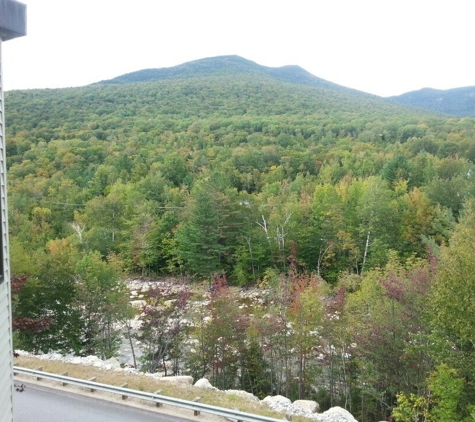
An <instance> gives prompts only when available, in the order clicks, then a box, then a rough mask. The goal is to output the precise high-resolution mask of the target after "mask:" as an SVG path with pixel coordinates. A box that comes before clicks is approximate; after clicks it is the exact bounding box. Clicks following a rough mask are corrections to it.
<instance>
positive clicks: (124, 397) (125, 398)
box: [119, 383, 129, 400]
mask: <svg viewBox="0 0 475 422" xmlns="http://www.w3.org/2000/svg"><path fill="white" fill-rule="evenodd" d="M128 386H129V384H127V383H125V384H122V385H119V387H120V388H127V387H128ZM127 397H129V396H127V395H125V394H122V400H127Z"/></svg>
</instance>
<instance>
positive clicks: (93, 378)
mask: <svg viewBox="0 0 475 422" xmlns="http://www.w3.org/2000/svg"><path fill="white" fill-rule="evenodd" d="M88 381H94V382H96V377H92V378H89V379H88ZM94 391H96V389H95V388H91V393H94Z"/></svg>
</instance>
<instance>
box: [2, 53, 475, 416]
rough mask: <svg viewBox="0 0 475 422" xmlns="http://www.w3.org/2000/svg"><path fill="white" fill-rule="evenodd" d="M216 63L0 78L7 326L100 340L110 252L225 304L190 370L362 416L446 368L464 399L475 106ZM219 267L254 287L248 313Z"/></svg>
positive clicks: (75, 343)
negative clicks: (5, 82)
mask: <svg viewBox="0 0 475 422" xmlns="http://www.w3.org/2000/svg"><path fill="white" fill-rule="evenodd" d="M215 64H216V63H215ZM218 64H219V63H218ZM218 64H216V66H217V67H218V68H219V66H218ZM242 65H243V66H246V63H245V62H243V64H242ZM226 69H227V68H226V67H225V69H222V70H220V71H218V72H215V71H213V72H210V71H209V69H208V68H207V70H206V71H205V72H199V71H196V68H195V70H194V71H193V72H191V73H186V72H185V70H186V69H185V70H183V69H182V70H180V72H177V75H178V76H177V75H174V74H173V72H171V73H170V72H168V73H167V75H168V76H167V77H166V78H165V79H163V80H151V81H150V80H148V81H142V82H128V81H129V80H137V81H138V80H140V78H139V79H129V78H126V77H124V78H122V79H121V81H120V82H121V83H111V82H107V83H99V84H94V85H91V86H87V87H82V88H70V89H57V90H29V91H11V92H7V93H6V94H5V103H6V110H7V114H6V127H7V161H8V178H9V198H8V201H9V215H10V223H9V224H10V228H9V229H10V242H11V246H10V250H11V267H12V273H13V275H14V276H15V277H16V278H15V280H16V281H17V283H16V286H17V287H16V290H15V302H14V312H15V315H16V326H15V328H16V329H17V341H18V344H19V345H21V347H24V348H29V349H30V350H37V351H38V350H48V349H52V350H60V349H61V350H68V351H71V350H74V351H75V352H76V353H82V354H86V353H101V354H102V355H104V356H110V355H112V354H113V352H114V350H115V347H116V338H115V337H114V335H113V333H114V330H113V327H114V324H115V322H117V320H124V319H126V318H127V317H128V315H129V312H130V310H129V309H128V307H127V295H126V293H124V286H123V283H122V280H123V275H124V274H135V275H137V274H139V275H146V276H159V275H173V276H176V277H180V278H184V279H186V280H189V281H190V282H191V283H196V282H200V281H205V282H206V283H211V282H212V280H213V283H214V285H215V287H216V289H215V290H214V296H213V297H214V301H213V300H212V301H211V305H210V306H211V307H212V308H210V310H209V311H210V312H211V313H212V314H213V315H214V317H213V318H214V320H215V321H218V320H219V318H218V316H217V315H219V312H220V309H221V311H223V310H224V312H225V314H226V315H233V316H236V318H234V319H233V320H227V321H225V322H223V324H225V323H226V324H230V325H228V326H226V327H227V328H223V327H221V328H223V330H222V331H221V333H222V335H221V336H216V337H215V338H217V339H218V338H219V339H220V340H222V339H223V336H225V335H228V334H229V335H230V333H233V332H236V333H238V334H239V335H237V336H234V337H233V338H232V339H228V340H227V342H228V343H227V344H228V346H229V345H231V346H232V344H235V345H236V349H235V350H238V351H237V352H235V353H231V354H230V355H226V353H227V352H229V348H228V349H226V347H228V346H226V344H224V345H223V349H222V350H221V351H222V355H220V356H221V358H222V359H224V357H226V359H229V361H227V362H228V364H227V365H228V366H227V369H226V371H225V372H220V370H221V371H223V369H222V367H221V366H220V365H219V364H218V363H217V362H218V361H219V359H218V358H217V357H216V356H214V357H210V356H211V355H207V354H206V353H211V352H210V350H211V349H206V348H205V347H204V345H205V343H202V345H203V348H202V349H200V350H202V351H203V354H202V355H201V357H200V359H202V360H200V361H199V362H198V361H196V360H195V363H194V365H195V366H193V365H191V364H190V367H191V366H193V368H195V369H194V370H195V371H197V372H196V375H201V376H203V375H206V374H208V373H209V371H212V373H213V374H214V375H216V379H217V380H219V382H221V383H222V384H220V386H221V387H227V388H230V387H231V386H236V384H239V383H240V385H241V387H249V386H250V387H249V388H251V387H252V388H255V389H257V390H258V392H259V393H262V394H263V393H267V392H270V391H276V390H277V391H285V392H286V393H287V394H289V395H292V394H293V395H295V396H299V397H307V396H311V395H312V394H313V395H317V396H318V397H317V398H318V399H319V400H320V401H321V402H322V403H328V404H330V403H331V404H332V405H335V404H339V405H342V406H347V407H351V409H352V411H353V412H354V413H355V414H356V415H359V417H360V418H361V420H371V418H382V417H385V416H387V415H389V413H390V412H391V409H392V408H393V407H394V406H396V405H397V399H396V396H397V394H398V393H400V392H403V393H404V395H401V396H399V397H400V401H399V404H400V406H399V408H402V407H401V406H402V404H401V403H403V404H404V403H405V405H406V406H409V407H411V406H413V405H414V406H415V404H414V403H413V402H411V400H413V396H411V394H416V395H418V396H420V397H423V398H424V399H425V398H426V397H429V396H430V394H429V393H428V392H429V390H430V391H436V389H435V390H434V388H435V387H434V388H432V387H431V388H432V389H430V388H429V384H430V383H429V384H428V382H427V381H426V380H428V379H429V380H432V381H430V382H432V383H434V382H436V381H437V380H439V379H440V378H441V377H442V376H449V377H452V378H451V379H453V380H459V379H464V380H468V381H466V384H464V386H462V387H461V388H460V394H459V395H458V397H457V400H458V401H457V403H456V404H457V406H458V409H459V410H460V412H461V415H468V414H469V411H470V405H471V404H475V403H473V399H471V398H470V397H473V395H472V396H471V395H470V394H471V392H472V389H473V385H475V384H473V382H475V376H474V373H473V366H470V362H471V359H472V355H471V352H472V351H473V342H472V340H471V337H470V335H469V333H470V332H471V331H470V330H471V329H472V328H473V324H474V322H473V321H472V318H473V314H472V313H471V309H472V306H473V305H472V303H475V302H473V301H471V299H475V298H473V297H472V296H473V294H475V292H474V293H472V290H473V286H472V285H471V284H468V285H465V287H464V284H463V283H468V280H470V281H475V280H473V277H474V276H473V274H474V272H473V271H472V272H471V270H470V266H471V265H473V264H472V257H471V256H470V253H471V251H473V248H472V246H473V245H472V244H471V243H470V242H472V243H473V239H475V237H474V236H473V227H474V226H473V225H472V224H471V221H472V220H473V218H474V217H473V216H474V211H473V208H472V205H471V200H473V199H474V198H475V184H474V180H473V177H474V173H473V171H474V168H473V167H474V160H475V120H474V119H469V118H464V119H459V118H445V117H441V116H439V115H435V114H430V113H424V112H422V111H417V110H416V109H413V108H405V107H404V106H401V105H398V104H394V103H392V102H389V101H386V100H383V99H381V98H378V97H374V96H371V95H368V94H364V93H359V92H357V91H353V90H348V89H345V88H342V87H338V86H334V85H333V84H331V83H326V84H324V85H323V86H309V84H303V83H301V82H299V78H300V76H299V75H300V70H299V69H296V72H297V74H296V76H295V78H293V77H292V76H291V75H290V76H289V75H288V76H287V79H286V81H282V79H281V78H280V80H279V78H276V77H275V75H272V74H269V72H267V73H265V72H264V73H263V72H256V71H252V72H241V71H235V72H228V70H226ZM287 71H288V72H290V74H292V69H287ZM271 73H272V72H271ZM274 73H275V72H274ZM277 73H278V72H277ZM119 79H120V78H119ZM116 82H117V81H116ZM453 233H455V234H453ZM452 236H453V238H454V239H457V240H456V241H454V243H452V242H451V239H452ZM448 245H450V246H448ZM460 251H463V253H459V252H460ZM452 260H455V261H456V263H455V264H453V265H455V266H456V267H457V268H461V269H462V268H466V267H467V266H468V267H467V268H466V270H464V271H465V272H464V274H465V275H464V276H463V277H462V278H460V277H461V275H460V274H461V273H460V274H459V273H452V272H451V270H450V269H451V268H453V266H452ZM457 260H459V261H457ZM455 261H454V262H455ZM464 277H465V278H464ZM435 280H437V283H435ZM223 284H230V285H236V286H262V287H266V288H269V289H270V290H271V291H272V292H273V293H272V294H273V295H274V296H272V299H269V300H270V302H269V307H268V308H267V309H266V310H263V311H262V316H263V319H262V320H259V319H257V320H255V321H253V320H252V318H251V319H249V315H247V314H246V315H247V316H246V318H244V317H243V315H244V314H243V311H242V309H241V308H239V309H238V308H237V307H236V309H232V310H231V309H228V308H229V306H231V304H232V303H234V302H233V300H229V297H228V296H226V295H227V294H228V293H226V294H224V293H223V290H222V289H221V287H222V286H223ZM433 286H436V287H433ZM451 286H452V287H451ZM220 292H221V293H220ZM457 292H460V298H459V296H458V293H457ZM431 295H433V296H431ZM447 296H453V297H452V298H451V300H450V301H449V302H451V303H450V306H448V305H447V301H445V302H444V299H446V298H447ZM429 297H430V298H431V299H429ZM459 299H460V300H461V301H463V303H460V309H457V306H458V304H459V302H458V300H459ZM177 303H180V301H177ZM177 306H178V305H177ZM220 307H221V308H220ZM180 309H182V308H180ZM309 310H310V312H309ZM434 310H435V311H436V313H435V315H434V314H432V313H431V312H434ZM177 312H178V310H177ZM178 314H179V312H178ZM239 315H240V316H242V318H241V317H240V316H239ZM265 315H267V317H264V316H265ZM269 315H271V316H269ZM453 315H457V316H458V317H459V318H460V319H459V320H453V318H452V317H453ZM243 318H244V319H243ZM266 318H267V319H266ZM154 321H156V320H154ZM236 321H239V323H238V322H236ZM256 321H257V322H256ZM428 321H430V323H429V322H428ZM456 321H458V322H456ZM233 324H238V325H239V327H235V326H234V325H233ZM282 324H283V325H282ZM285 327H287V328H289V330H288V332H287V330H286V329H285ZM290 327H294V328H295V327H299V329H300V331H298V332H296V331H297V330H294V331H292V330H290ZM164 329H165V328H164ZM209 329H210V327H208V330H209ZM203 330H204V331H203V332H206V330H205V329H204V328H203ZM233 330H237V331H233ZM286 333H287V334H286ZM289 333H290V334H289ZM155 334H156V333H155ZM208 334H209V336H208V337H206V338H208V339H212V338H214V337H213V336H212V335H211V334H210V333H208ZM214 334H216V333H214ZM188 335H190V334H188ZM287 335H288V336H289V337H286V336H287ZM239 336H241V337H239ZM266 336H267V337H266ZM279 336H280V337H279ZM204 338H205V337H203V339H204ZM434 338H436V339H437V340H434ZM163 341H164V340H163V337H161V336H158V337H157V342H163ZM174 341H175V340H174ZM197 341H198V340H197ZM204 341H205V340H203V342H204ZM289 341H291V343H288V342H289ZM233 342H234V343H233ZM170 344H171V343H170ZM207 344H208V346H209V343H207ZM272 344H273V345H274V348H271V345H272ZM289 344H292V347H290V346H289ZM244 345H246V346H245V347H244ZM434 345H435V346H434ZM225 346H226V347H225ZM231 346H229V347H231ZM170 347H172V346H171V345H170ZM173 347H174V348H175V349H174V350H175V352H176V353H178V352H177V350H178V349H179V346H178V343H173ZM205 349H206V350H207V352H206V353H205V352H204V351H205ZM180 350H181V349H180ZM213 350H217V349H216V348H215V349H213ZM98 351H99V352H98ZM226 351H227V352H226ZM454 351H455V352H454ZM152 355H153V353H152ZM180 356H181V355H180ZM207 356H208V357H207ZM182 359H185V357H183V356H182ZM213 359H215V360H214V361H213ZM233 359H234V360H233ZM197 362H198V363H197ZM212 362H215V363H214V364H213V363H212ZM244 362H248V363H249V362H252V364H253V365H254V366H253V367H252V368H249V367H248V368H247V372H246V373H250V374H251V373H252V376H251V375H249V376H250V377H251V379H252V380H253V381H255V382H257V381H259V382H261V384H259V385H258V386H256V385H257V384H252V383H251V384H249V383H250V381H249V380H248V381H246V380H243V378H242V377H243V375H242V374H244V372H243V367H242V365H244ZM439 364H444V365H446V366H443V367H441V366H439V367H438V368H439V369H438V372H433V371H434V370H435V368H436V365H439ZM213 365H214V366H213ZM155 367H156V365H155ZM220 368H221V369H220ZM447 368H448V369H447ZM238 369H240V371H238ZM252 371H254V372H252ZM444 371H446V372H444ZM447 371H448V372H447ZM451 371H452V372H451ZM269 372H271V373H272V374H275V375H276V374H278V377H277V375H276V378H275V379H276V381H275V384H274V385H268V384H265V383H264V381H263V380H265V379H267V378H268V377H266V376H265V375H263V374H266V373H269ZM431 373H432V375H430V376H429V374H431ZM447 373H448V374H449V375H447ZM239 374H241V375H239ZM220 376H221V378H220ZM240 376H241V378H239V377H240ZM259 377H260V378H259ZM430 377H432V378H430ZM459 377H460V378H459ZM295 379H297V380H298V381H297V382H295V383H294V381H293V380H295ZM317 379H318V380H319V382H320V383H321V387H319V388H318V389H312V388H311V386H312V385H315V382H316V380H317ZM434 380H435V381H434ZM454 382H455V381H454ZM457 382H458V381H457ZM440 388H441V387H440ZM257 390H256V391H257ZM434 394H439V395H440V400H439V399H437V400H439V402H440V403H444V402H443V400H446V398H445V396H443V394H444V392H440V391H439V392H438V393H434ZM414 397H415V396H414ZM435 397H439V396H437V395H436V396H435ZM404 400H406V402H404ZM434 400H435V399H434ZM437 400H435V401H434V403H435V404H431V405H430V406H433V407H434V409H437V406H438V404H437V403H439V402H437ZM447 400H448V399H447ZM408 403H409V404H408ZM427 406H429V405H427ZM366 418H370V419H366ZM374 420H376V419H374ZM380 420H382V419H380ZM399 420H409V419H404V416H402V417H401V418H400V419H399ZM439 420H442V419H439ZM447 420H448V419H447ZM457 420H458V419H457Z"/></svg>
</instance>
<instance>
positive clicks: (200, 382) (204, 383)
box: [194, 378, 217, 390]
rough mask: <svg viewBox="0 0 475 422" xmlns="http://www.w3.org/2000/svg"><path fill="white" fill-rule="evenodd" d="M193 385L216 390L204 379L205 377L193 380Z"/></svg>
mask: <svg viewBox="0 0 475 422" xmlns="http://www.w3.org/2000/svg"><path fill="white" fill-rule="evenodd" d="M194 387H199V388H209V389H211V390H217V388H216V387H213V386H212V385H211V383H210V382H209V381H208V380H207V379H206V378H201V379H199V380H198V381H196V382H195V384H194Z"/></svg>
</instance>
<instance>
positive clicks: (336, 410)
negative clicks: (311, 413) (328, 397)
mask: <svg viewBox="0 0 475 422" xmlns="http://www.w3.org/2000/svg"><path fill="white" fill-rule="evenodd" d="M318 419H319V420H321V421H322V422H358V421H357V420H356V419H355V418H354V417H353V415H352V414H351V413H350V412H348V410H345V409H343V408H342V407H339V406H335V407H332V408H330V409H328V410H327V411H326V412H323V413H320V414H319V415H318Z"/></svg>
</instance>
